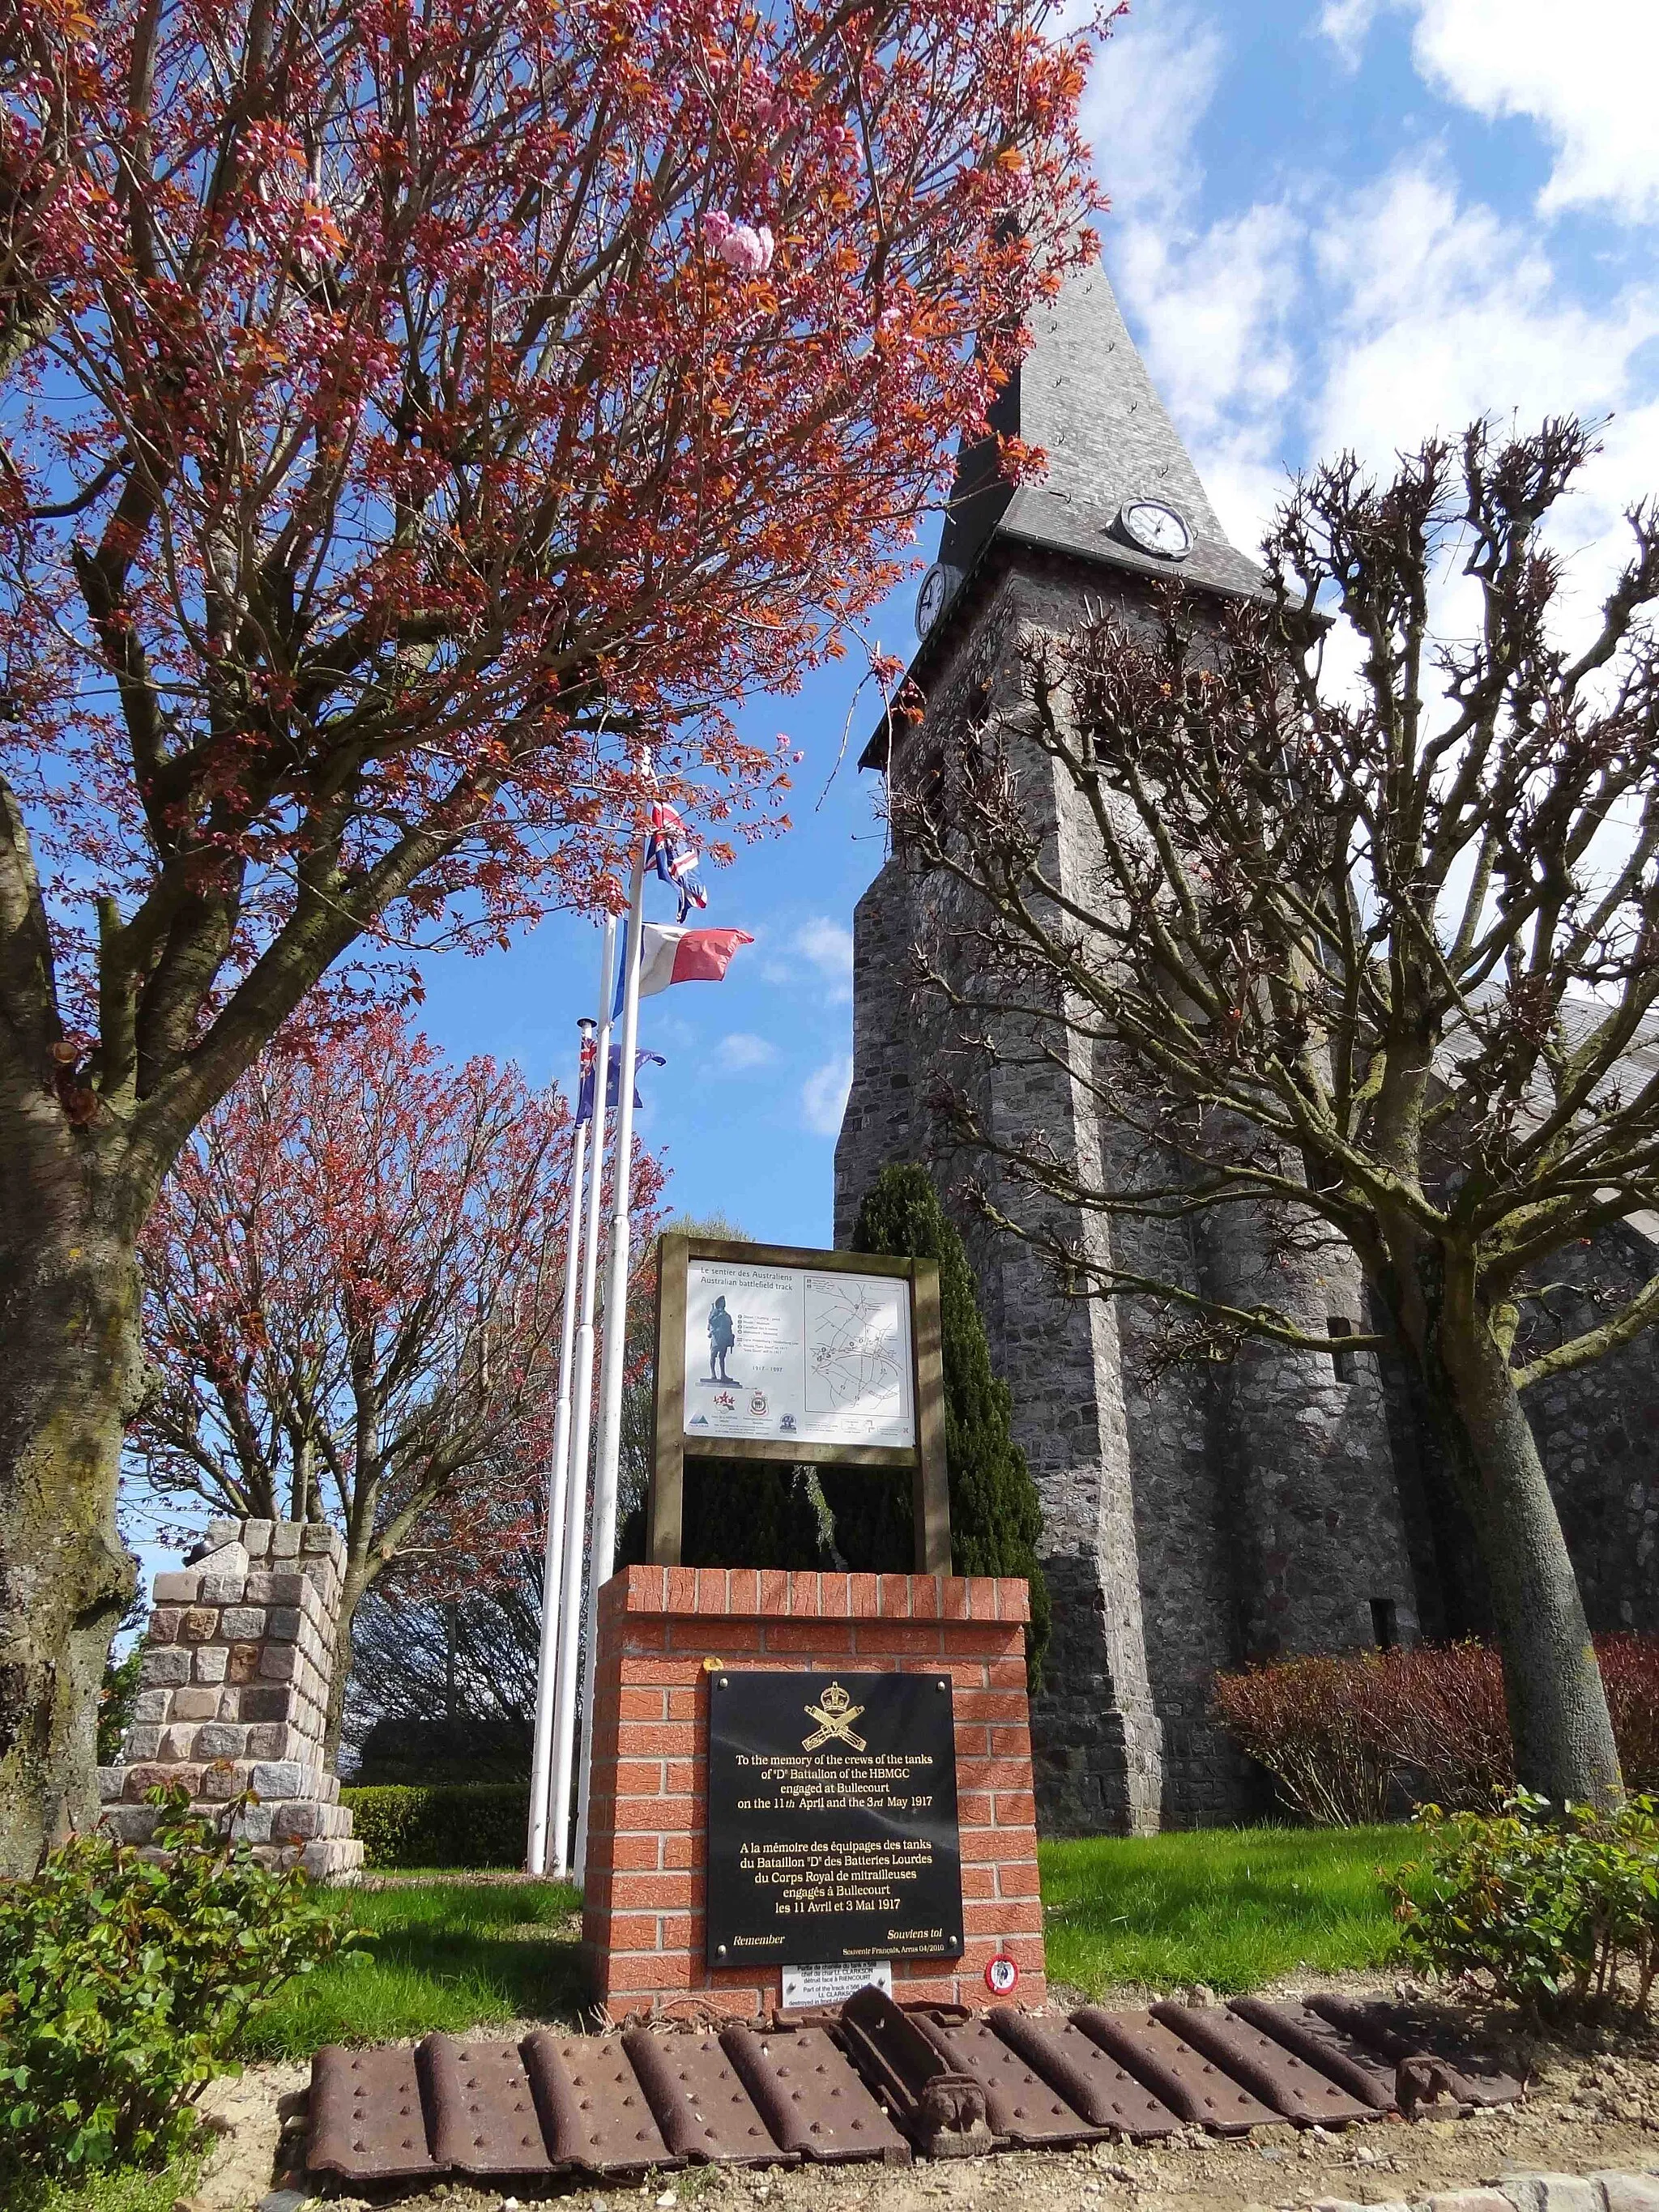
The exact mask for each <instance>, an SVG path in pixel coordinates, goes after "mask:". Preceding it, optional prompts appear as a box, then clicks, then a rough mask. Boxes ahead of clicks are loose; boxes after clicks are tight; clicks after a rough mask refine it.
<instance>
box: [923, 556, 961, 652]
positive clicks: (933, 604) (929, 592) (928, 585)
mask: <svg viewBox="0 0 1659 2212" xmlns="http://www.w3.org/2000/svg"><path fill="white" fill-rule="evenodd" d="M955 582H956V574H955V572H954V570H952V569H950V568H946V567H945V564H944V562H942V561H935V562H934V563H933V567H932V568H930V569H929V570H928V571H927V574H926V575H925V576H924V577H923V578H922V580H921V590H920V591H919V592H917V593H916V635H917V636H918V637H926V636H927V633H928V631H929V630H930V629H932V628H933V624H934V623H936V622H937V621H938V620H939V617H940V615H941V614H943V613H944V611H945V601H946V599H949V598H950V596H951V586H953V585H954V584H955Z"/></svg>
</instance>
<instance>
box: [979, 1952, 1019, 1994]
mask: <svg viewBox="0 0 1659 2212" xmlns="http://www.w3.org/2000/svg"><path fill="white" fill-rule="evenodd" d="M1018 1979H1019V1962H1018V1960H1015V1959H1011V1958H1010V1957H1009V1956H1008V1954H1007V1953H1006V1951H999V1952H998V1954H997V1955H996V1957H995V1958H994V1959H993V1960H990V1961H989V1962H988V1964H987V1966H986V1969H985V1986H986V1988H987V1990H989V1991H990V1992H991V1995H992V1996H994V1997H1006V1996H1012V1995H1013V1993H1014V1984H1016V1983H1017V1982H1018Z"/></svg>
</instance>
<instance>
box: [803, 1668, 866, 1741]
mask: <svg viewBox="0 0 1659 2212" xmlns="http://www.w3.org/2000/svg"><path fill="white" fill-rule="evenodd" d="M805 1711H806V1717H807V1718H808V1720H811V1721H816V1722H817V1723H818V1725H817V1729H815V1730H814V1732H813V1733H812V1734H811V1735H807V1736H803V1737H802V1738H801V1745H800V1747H801V1749H802V1750H803V1751H817V1748H818V1747H819V1746H820V1745H821V1744H826V1743H844V1744H846V1745H847V1746H848V1749H849V1750H852V1751H862V1750H863V1749H864V1747H865V1744H864V1738H863V1737H862V1736H861V1735H854V1733H853V1723H854V1721H855V1720H856V1719H857V1718H858V1717H859V1715H860V1713H861V1712H862V1711H864V1708H863V1706H862V1705H854V1703H853V1700H852V1699H851V1698H850V1697H849V1696H848V1693H847V1692H846V1691H845V1690H843V1689H842V1686H841V1684H840V1683H839V1682H829V1683H827V1684H826V1685H825V1686H824V1687H823V1689H822V1690H821V1691H820V1692H818V1702H817V1705H808V1706H807V1707H806V1708H805Z"/></svg>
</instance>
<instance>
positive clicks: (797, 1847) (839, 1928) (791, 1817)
mask: <svg viewBox="0 0 1659 2212" xmlns="http://www.w3.org/2000/svg"><path fill="white" fill-rule="evenodd" d="M708 1700H709V1705H708V1963H709V1965H710V1966H713V1967H732V1966H758V1967H763V1968H775V1967H777V1966H782V1965H786V1964H787V1965H789V1966H827V1965H829V1964H832V1963H834V1962H836V1961H839V1960H868V1959H959V1958H960V1957H961V1956H962V1948H963V1914H962V1847H961V1841H960V1838H959V1836H958V1833H957V1754H956V1726H955V1722H954V1719H953V1717H952V1712H951V1679H950V1677H949V1675H946V1674H827V1673H825V1672H823V1671H822V1670H814V1671H812V1672H811V1673H808V1672H805V1671H804V1670H797V1669H793V1668H792V1669H790V1670H788V1671H782V1670H769V1671H765V1672H750V1671H743V1672H738V1671H736V1670H731V1669H728V1670H727V1671H726V1672H724V1673H720V1674H713V1675H711V1676H710V1677H709V1689H708Z"/></svg>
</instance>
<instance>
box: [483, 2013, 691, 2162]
mask: <svg viewBox="0 0 1659 2212" xmlns="http://www.w3.org/2000/svg"><path fill="white" fill-rule="evenodd" d="M521 2048H522V2050H523V2051H524V2059H525V2069H526V2072H527V2073H528V2075H529V2076H530V2086H531V2088H532V2091H533V2092H534V2093H535V2099H536V2110H537V2111H538V2112H539V2113H540V2115H541V2122H542V2133H543V2134H544V2136H546V2138H547V2142H548V2147H549V2148H550V2150H551V2152H552V2154H553V2156H554V2158H555V2160H556V2161H557V2163H558V2164H559V2165H560V2166H581V2167H583V2168H584V2169H585V2170H586V2172H589V2173H605V2174H615V2175H617V2176H618V2177H620V2176H622V2175H624V2174H639V2173H644V2172H648V2171H649V2170H650V2168H652V2167H653V2166H678V2165H679V2164H680V2163H681V2161H680V2160H678V2158H676V2157H675V2155H674V2154H673V2153H672V2152H671V2150H670V2149H669V2148H668V2145H667V2144H666V2143H665V2142H664V2141H663V2139H662V2133H661V2130H659V2127H658V2125H657V2123H656V2120H655V2118H654V2117H653V2114H652V2111H651V2106H650V2104H649V2102H648V2101H647V2098H646V2093H645V2091H644V2090H643V2089H642V2088H641V2087H640V2084H639V2082H638V2081H637V2080H636V2079H635V2073H634V2069H633V2068H632V2067H631V2066H630V2065H629V2063H628V2056H627V2053H626V2052H625V2051H623V2046H622V2039H621V2038H620V2036H614V2035H605V2036H601V2035H554V2034H551V2033H550V2032H549V2031H548V2030H547V2029H546V2028H544V2027H538V2029H537V2030H536V2032H535V2033H534V2034H533V2035H527V2036H526V2038H525V2039H524V2042H523V2045H521Z"/></svg>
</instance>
